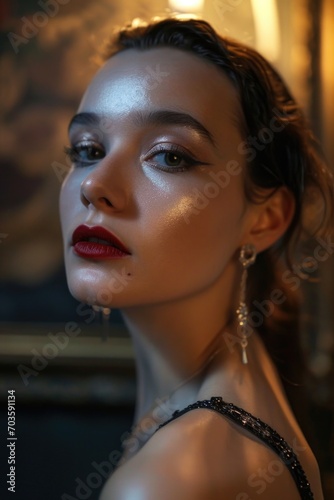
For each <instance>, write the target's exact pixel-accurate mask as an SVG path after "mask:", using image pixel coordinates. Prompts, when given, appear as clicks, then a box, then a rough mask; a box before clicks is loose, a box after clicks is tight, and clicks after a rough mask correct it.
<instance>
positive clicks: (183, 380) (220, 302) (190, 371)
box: [122, 287, 235, 422]
mask: <svg viewBox="0 0 334 500" xmlns="http://www.w3.org/2000/svg"><path fill="white" fill-rule="evenodd" d="M220 292H221V290H220ZM233 295H235V294H233V290H232V289H231V287H230V288H229V289H228V290H227V291H226V290H225V292H224V293H217V290H215V287H212V289H210V290H205V291H203V292H202V293H199V294H196V295H193V296H190V297H186V298H184V299H182V300H178V301H171V302H168V303H164V304H154V305H152V304H150V305H148V306H141V307H131V308H127V309H123V310H122V315H123V318H124V320H125V323H126V325H127V327H128V329H129V332H130V334H131V336H132V338H133V343H134V349H135V357H136V364H137V402H136V415H135V422H138V420H140V419H141V418H143V416H144V415H145V414H147V413H148V412H149V410H150V409H152V407H154V405H155V404H156V403H157V401H159V400H161V399H164V398H170V397H171V396H172V395H173V398H174V400H175V402H174V404H175V405H176V406H177V405H178V402H179V403H180V404H181V406H182V405H183V406H184V403H185V402H186V401H187V398H190V399H191V398H192V397H195V395H196V393H197V392H198V390H199V387H200V385H201V383H202V381H203V376H204V372H205V369H206V368H207V366H208V364H209V363H210V360H211V359H212V357H213V356H214V354H215V353H216V352H218V351H223V350H225V351H226V354H227V355H228V349H227V346H226V343H225V342H224V338H223V333H224V331H226V329H227V328H228V327H229V326H230V323H231V321H230V319H231V315H232V314H231V313H233V312H234V309H235V307H233V308H231V303H233V304H234V303H235V301H234V300H231V297H233ZM228 331H229V332H231V329H230V327H229V329H228Z"/></svg>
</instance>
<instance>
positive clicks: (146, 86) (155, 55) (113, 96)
mask: <svg viewBox="0 0 334 500" xmlns="http://www.w3.org/2000/svg"><path fill="white" fill-rule="evenodd" d="M147 108H152V109H156V108H163V109H166V108H168V109H173V110H176V111H183V112H187V113H190V114H192V115H193V116H195V117H196V118H197V119H199V120H202V121H204V122H206V123H208V122H210V123H211V127H213V128H215V127H219V128H221V127H222V126H223V125H224V124H225V125H229V126H231V125H232V126H233V128H236V129H239V130H240V128H241V126H240V122H241V120H242V118H241V116H242V112H241V108H240V103H239V98H238V95H237V92H236V90H235V88H234V87H233V85H232V83H231V82H230V81H229V80H228V78H227V77H226V75H225V74H224V73H223V72H222V71H221V70H220V69H219V68H218V67H216V66H215V65H214V64H213V63H212V62H210V61H206V60H204V59H203V58H200V57H199V56H196V55H195V54H193V53H190V52H186V51H182V50H179V49H175V48H169V47H168V48H167V47H161V48H154V49H148V50H145V51H140V50H137V49H128V50H125V51H122V52H119V53H118V54H116V55H115V56H113V57H111V58H110V59H109V60H108V61H107V62H106V63H105V65H104V66H103V67H102V68H101V69H100V70H99V72H98V73H97V75H96V76H95V78H94V79H93V81H92V82H91V84H90V85H89V87H88V89H87V91H86V93H85V95H84V97H83V99H82V102H81V105H80V108H79V111H85V112H86V111H87V112H95V113H98V114H99V113H101V114H103V115H109V114H111V115H113V116H116V115H119V116H120V117H122V118H124V117H126V116H127V115H129V114H131V111H135V110H137V111H138V110H139V111H140V110H141V109H143V110H147Z"/></svg>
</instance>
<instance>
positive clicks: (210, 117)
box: [60, 48, 318, 500]
mask: <svg viewBox="0 0 334 500" xmlns="http://www.w3.org/2000/svg"><path fill="white" fill-rule="evenodd" d="M166 110H168V111H169V112H171V111H172V112H174V113H183V114H186V115H188V118H187V121H186V122H185V120H184V117H183V118H182V120H183V124H180V123H175V120H174V122H173V121H172V120H171V116H170V115H168V116H167V114H166V113H165V114H163V113H161V111H166ZM78 112H79V113H90V114H91V113H94V116H95V118H96V116H97V118H98V123H96V120H95V122H94V120H92V116H91V115H89V116H90V118H89V120H88V121H87V115H84V116H85V117H86V118H85V120H84V119H83V117H81V118H77V119H75V120H74V121H73V122H72V126H71V127H70V142H71V144H72V147H74V148H75V149H76V151H77V154H79V155H80V156H81V157H83V158H84V162H85V163H86V164H85V166H83V165H80V163H79V164H77V165H74V166H73V167H72V169H71V171H70V173H69V175H68V177H67V179H66V181H65V182H64V185H63V188H62V193H61V200H60V205H61V220H62V229H63V235H64V244H65V264H66V272H67V278H68V283H69V287H70V290H71V292H72V294H73V295H74V296H75V297H76V298H77V299H78V300H81V301H84V302H88V303H98V304H100V305H105V306H110V307H117V308H120V309H121V312H122V314H123V317H124V319H125V322H126V324H127V326H128V328H129V331H130V333H131V335H132V337H133V341H134V347H135V351H136V362H137V370H138V394H137V405H136V417H135V421H140V419H142V418H143V416H151V417H152V415H153V412H154V406H153V410H152V405H154V403H155V401H156V398H161V397H163V396H166V395H168V394H170V393H171V392H172V391H173V390H174V389H175V388H176V387H178V385H179V384H180V383H183V385H182V386H181V387H180V388H179V389H178V390H177V391H176V392H175V393H174V395H173V409H176V408H183V407H184V406H186V404H188V403H190V402H194V401H196V400H197V399H205V398H209V397H211V396H212V395H224V398H225V399H226V400H227V401H232V402H233V403H235V404H237V405H239V406H242V407H244V408H245V409H247V410H248V411H250V412H252V413H254V414H256V415H257V416H259V417H260V418H262V419H263V420H264V421H266V422H268V423H269V424H271V425H272V426H273V427H275V428H276V429H277V430H278V432H280V433H281V434H283V435H284V436H285V437H286V439H287V440H288V441H290V442H291V443H292V442H293V440H294V439H296V438H297V440H298V443H301V444H302V445H303V446H304V449H305V450H307V452H305V457H306V458H305V460H304V464H305V462H306V470H307V472H308V474H309V476H311V475H313V476H314V473H313V474H312V470H314V467H313V459H312V454H311V452H310V451H309V448H308V447H307V444H306V442H305V439H304V437H303V436H302V434H301V431H300V429H299V427H298V425H297V424H296V422H295V420H294V417H293V415H292V414H291V411H290V410H289V407H288V405H287V402H286V400H285V397H284V395H283V392H282V389H281V386H280V382H279V380H278V377H277V374H276V372H275V370H274V368H273V366H272V363H271V361H270V360H269V357H268V355H267V353H266V351H265V350H264V349H263V347H262V344H261V343H260V342H259V340H258V338H257V336H256V334H255V333H254V334H252V338H250V339H249V346H248V357H249V360H250V363H251V364H252V368H251V370H249V369H248V367H247V366H244V365H242V364H241V358H240V350H239V349H238V347H237V346H236V348H235V349H233V350H232V352H230V351H229V349H228V348H227V345H226V343H225V340H224V336H223V335H222V333H223V332H224V331H225V328H226V325H227V324H229V328H228V331H229V332H233V333H234V334H235V333H236V330H235V325H234V324H233V322H231V317H232V318H235V308H236V303H237V299H238V287H239V284H240V273H241V269H240V264H239V263H238V255H239V249H240V246H241V245H242V244H245V243H253V244H254V245H255V246H256V248H257V250H258V252H260V251H262V250H264V249H265V248H267V247H268V246H270V245H272V244H273V243H274V242H275V241H276V240H277V239H278V238H279V237H281V235H282V234H283V233H284V231H285V230H286V229H287V227H288V225H289V223H290V221H291V218H292V215H293V202H292V201H291V200H292V199H291V196H288V195H287V193H286V191H285V190H284V189H282V190H279V191H278V192H277V193H276V194H275V196H273V197H272V198H270V200H268V201H267V202H265V203H264V204H262V205H252V204H250V203H249V202H247V201H246V198H245V194H244V169H245V168H246V164H245V158H244V157H242V156H241V155H240V154H238V146H239V144H240V142H241V141H243V140H244V137H243V136H242V133H241V131H242V130H243V127H242V118H241V111H240V105H239V101H238V97H237V95H236V92H235V90H234V88H233V86H232V85H231V83H230V82H229V81H228V80H227V78H226V77H225V76H224V74H223V73H221V72H220V71H219V70H218V69H217V68H216V67H215V66H214V65H212V64H211V63H209V62H206V61H204V60H202V59H200V58H198V57H196V56H195V55H193V54H190V53H186V52H182V51H179V50H176V49H170V48H159V49H151V50H149V51H145V52H139V51H136V50H128V51H125V52H123V53H119V54H117V55H116V56H114V57H112V58H111V59H110V60H109V61H108V62H107V63H106V64H105V66H104V67H103V68H102V69H101V70H100V71H99V73H98V74H97V75H96V77H95V78H94V80H93V82H92V83H91V85H90V86H89V88H88V90H87V92H86V94H85V96H84V98H83V100H82V102H81V105H80V108H79V110H78ZM157 114H158V115H157ZM189 116H190V117H192V119H195V120H197V122H199V123H200V124H201V125H200V126H198V124H197V126H196V127H195V128H194V127H193V126H192V125H193V124H190V122H189V120H190V121H191V118H190V119H189ZM153 118H154V119H153ZM174 118H175V116H174ZM166 121H168V123H166ZM178 121H180V116H178ZM83 122H85V123H83ZM163 122H164V123H163ZM203 127H204V128H205V129H206V131H205V130H204V129H203ZM175 146H176V147H177V148H179V149H181V150H182V151H183V152H184V153H185V154H187V155H188V156H190V157H192V158H193V159H195V160H196V164H195V165H193V166H190V167H189V168H183V167H184V166H185V163H184V161H182V162H181V164H179V159H178V158H179V156H178V155H179V154H180V153H179V152H177V153H176V152H175V151H173V154H175V155H177V156H176V157H173V155H169V156H167V157H166V156H164V154H162V153H161V151H159V149H160V148H166V149H170V148H171V147H172V148H175ZM166 161H167V163H168V164H169V166H168V165H167V163H166ZM231 161H234V162H235V163H232V164H231V163H230V162H231ZM231 165H234V166H237V167H240V168H239V171H238V173H237V174H236V171H237V168H234V170H233V169H232V170H233V173H231ZM180 167H182V168H180ZM167 168H168V169H169V170H168V171H167V170H166V169H167ZM223 171H225V172H228V173H229V176H228V178H229V180H228V182H227V183H226V185H225V187H219V188H216V189H215V190H214V191H213V190H212V191H210V190H208V184H209V183H211V184H212V183H213V177H212V175H222V172H223ZM216 178H217V177H216ZM221 178H224V179H225V180H226V176H224V177H223V176H222V177H221ZM216 184H218V183H216ZM199 192H200V193H202V194H203V193H204V195H203V196H204V199H205V197H206V201H207V203H204V204H205V206H204V208H201V209H200V208H198V205H197V208H196V201H195V200H194V195H196V194H197V195H198V193H199ZM213 192H214V193H215V194H214V195H212V193H213ZM210 193H211V197H210V196H208V194H210ZM81 224H86V225H88V226H102V227H104V228H105V229H107V230H108V231H111V232H112V233H114V234H115V235H116V237H117V238H118V239H119V240H121V242H122V243H123V244H124V245H125V247H126V248H127V249H128V250H129V252H130V254H129V255H124V256H123V257H121V258H119V259H110V260H108V259H107V260H99V261H96V260H93V259H86V258H82V257H80V256H78V255H76V254H75V252H74V251H73V248H72V247H71V239H72V234H73V231H74V230H75V229H76V228H77V226H79V225H81ZM217 347H220V348H221V350H220V351H219V352H218V355H216V356H215V357H214V358H213V360H210V355H211V354H212V353H214V352H216V350H217ZM208 360H210V363H209V364H208ZM203 367H205V368H206V371H203V370H201V369H202V368H203ZM195 373H197V376H196V377H195V378H190V377H191V376H192V375H193V374H195ZM185 380H188V382H186V383H184V381H185ZM196 412H198V410H196ZM203 412H204V413H203ZM178 429H179V430H178ZM170 432H172V436H170V437H169V433H170ZM173 433H174V434H173ZM175 433H176V434H175ZM175 435H176V436H178V437H177V438H176V440H175ZM190 435H191V439H190V438H189V436H190ZM187 436H188V437H187ZM208 436H213V438H212V439H213V440H214V441H215V442H214V443H211V441H210V440H209V441H208ZM247 439H248V438H247ZM178 440H179V441H180V443H181V449H178V450H177V453H180V452H182V453H183V451H184V453H183V454H182V461H181V462H180V463H183V464H185V463H188V462H187V460H188V461H189V460H193V459H196V460H198V461H199V463H197V462H196V463H195V464H194V467H195V469H196V471H197V472H198V478H199V479H203V482H204V483H205V484H207V476H205V477H203V478H201V476H200V471H204V472H205V471H207V470H210V471H212V474H213V475H214V480H215V481H217V484H219V485H226V484H228V483H229V482H230V478H231V477H235V474H237V476H238V477H237V478H236V483H235V484H236V486H235V489H232V490H231V492H233V495H234V496H233V495H232V494H231V495H230V496H229V495H227V496H228V497H229V498H235V497H236V496H237V494H238V493H239V492H240V491H241V490H240V488H241V484H240V480H242V481H245V478H247V477H248V476H249V475H250V474H251V473H252V472H254V468H255V470H256V469H257V467H259V466H260V465H261V464H263V463H267V462H269V461H270V460H272V459H273V458H276V457H273V455H271V454H270V453H271V452H269V451H266V450H265V451H264V452H263V453H266V455H262V454H261V453H260V454H259V451H258V450H259V447H258V446H255V445H254V447H253V445H250V444H249V440H248V441H247V446H245V443H246V441H245V440H246V438H245V436H244V434H243V433H242V432H241V431H236V430H232V429H231V427H230V426H229V425H228V424H225V423H222V422H221V419H220V417H217V418H216V417H213V416H212V415H211V414H210V412H205V411H204V410H202V411H201V410H200V411H199V413H196V415H195V413H194V414H189V416H186V417H182V418H181V419H179V422H178V423H173V424H172V425H171V426H166V428H165V430H161V431H159V433H157V435H155V436H153V437H152V438H151V439H150V440H149V441H148V442H147V444H146V445H145V446H144V447H143V448H142V449H141V450H140V451H139V452H138V453H137V454H136V455H135V456H134V457H133V458H132V459H131V460H129V461H128V462H126V463H125V465H123V466H122V467H120V468H119V470H118V471H117V472H116V473H115V474H114V475H113V476H112V478H111V480H110V481H108V483H107V486H106V488H105V493H104V496H103V500H109V499H110V498H126V499H130V498H139V497H138V496H136V495H137V488H138V484H139V483H140V484H141V485H142V486H143V488H144V489H143V492H142V496H141V497H140V498H152V497H149V496H147V487H148V488H149V487H150V484H151V480H152V474H153V477H154V471H155V470H156V469H155V466H159V464H162V463H163V467H164V471H165V470H169V471H170V473H171V474H173V472H172V471H173V470H174V469H173V467H174V466H173V464H174V463H175V464H176V462H175V457H179V456H180V455H176V454H175V448H174V446H177V445H178ZM182 443H183V444H182ZM190 443H191V445H192V448H191V449H190V448H189V444H190ZM208 443H209V444H210V443H211V444H212V446H211V445H210V448H208ZM188 449H189V450H190V451H189V453H188V451H187V450H188ZM213 449H214V450H215V451H214V453H213V452H212V450H213ZM226 449H228V450H233V449H236V450H244V451H243V452H242V453H244V455H243V456H242V459H241V461H240V456H239V455H238V454H236V455H234V454H231V455H229V457H228V460H227V457H226V452H225V451H224V450H226ZM159 450H160V451H161V450H163V460H162V461H159V460H158V461H154V462H153V463H152V460H151V458H152V456H153V457H155V454H156V453H158V456H159V453H160V452H159ZM198 450H200V451H198ZM238 453H239V452H238ZM183 455H184V456H183ZM201 460H203V463H202V462H201ZM146 463H147V464H148V467H147V468H145V467H146V466H145V464H146ZM189 463H190V462H189ZM177 464H179V462H177ZM211 464H212V466H211ZM176 467H178V465H176ZM217 467H218V468H219V470H218V468H217ZM240 467H241V468H240ZM190 469H191V467H190ZM197 472H196V473H197ZM177 473H178V471H177ZM286 476H287V479H286V485H287V491H288V490H289V489H290V486H291V485H290V483H289V481H290V478H289V477H288V472H286V471H284V473H283V474H282V475H281V476H280V483H278V482H275V485H276V486H274V487H277V488H278V486H279V485H282V484H283V481H285V477H286ZM157 477H158V476H157ZM166 477H167V476H166ZM210 477H211V476H210ZM131 478H132V479H133V481H134V483H132V482H131V481H132V479H131ZM138 481H139V483H138ZM316 481H318V476H316ZM172 483H173V482H172ZM242 484H243V486H242V487H244V486H245V485H244V483H242ZM284 484H285V483H284ZM188 485H190V486H189V488H190V490H189V491H191V494H189V496H186V495H183V496H182V495H181V496H179V497H178V498H182V499H186V498H194V495H193V492H192V489H191V484H190V483H188V481H183V482H182V488H183V487H185V488H187V487H188ZM132 486H133V490H132V489H131V488H132ZM246 486H247V485H246ZM129 488H130V490H131V493H130V492H129V491H130V490H129ZM166 488H167V486H166ZM219 488H220V486H219ZM280 488H281V486H280V487H279V492H280V493H281V489H280ZM166 491H167V489H166ZM180 491H181V490H180ZM217 491H218V490H217ZM219 491H220V490H219ZM133 492H135V493H134V496H132V494H133ZM160 493H161V492H160V490H159V496H160ZM122 495H123V496H122ZM167 497H168V498H171V497H174V496H173V495H171V496H168V495H167ZM167 497H164V498H167ZM153 498H157V495H155V494H154V495H153ZM196 498H197V497H196ZM201 498H202V497H201ZM205 498H207V497H205ZM210 498H211V497H210ZM212 498H216V497H212ZM217 498H221V494H219V495H218V496H217ZM273 498H274V497H273ZM275 498H276V497H275ZM277 498H281V496H280V497H277ZM291 498H292V497H291Z"/></svg>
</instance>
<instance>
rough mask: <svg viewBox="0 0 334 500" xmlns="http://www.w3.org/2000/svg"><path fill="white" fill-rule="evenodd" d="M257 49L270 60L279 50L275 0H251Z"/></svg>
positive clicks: (276, 55)
mask: <svg viewBox="0 0 334 500" xmlns="http://www.w3.org/2000/svg"><path fill="white" fill-rule="evenodd" d="M251 4H252V9H253V17H254V24H255V33H256V45H257V49H258V51H259V52H261V54H262V55H263V56H265V57H266V58H267V59H269V60H270V61H275V60H276V59H277V58H278V56H279V50H280V31H279V18H278V11H277V4H276V0H251Z"/></svg>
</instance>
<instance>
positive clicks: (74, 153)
mask: <svg viewBox="0 0 334 500" xmlns="http://www.w3.org/2000/svg"><path fill="white" fill-rule="evenodd" d="M65 153H66V155H67V156H68V157H69V159H70V160H71V162H72V163H74V164H75V165H78V166H86V165H91V164H92V163H96V162H97V161H99V160H101V159H102V158H104V156H105V151H104V150H103V149H102V148H101V147H100V146H98V145H97V144H95V143H92V142H83V143H79V144H76V145H74V146H66V147H65Z"/></svg>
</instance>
